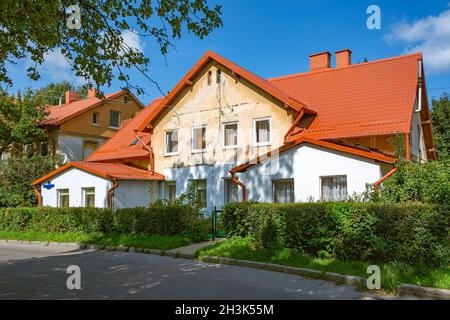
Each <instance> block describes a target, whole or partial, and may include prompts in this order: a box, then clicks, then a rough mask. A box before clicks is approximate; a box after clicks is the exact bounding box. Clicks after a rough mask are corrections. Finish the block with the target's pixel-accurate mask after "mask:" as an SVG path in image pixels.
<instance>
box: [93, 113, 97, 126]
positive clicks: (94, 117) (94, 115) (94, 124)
mask: <svg viewBox="0 0 450 320" xmlns="http://www.w3.org/2000/svg"><path fill="white" fill-rule="evenodd" d="M98 120H99V113H98V112H94V113H92V125H93V126H98Z"/></svg>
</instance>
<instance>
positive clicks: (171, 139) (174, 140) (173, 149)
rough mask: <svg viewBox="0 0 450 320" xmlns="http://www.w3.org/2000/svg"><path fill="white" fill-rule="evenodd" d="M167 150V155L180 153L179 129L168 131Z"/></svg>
mask: <svg viewBox="0 0 450 320" xmlns="http://www.w3.org/2000/svg"><path fill="white" fill-rule="evenodd" d="M165 150H166V155H172V154H177V153H178V129H177V130H171V131H166V138H165Z"/></svg>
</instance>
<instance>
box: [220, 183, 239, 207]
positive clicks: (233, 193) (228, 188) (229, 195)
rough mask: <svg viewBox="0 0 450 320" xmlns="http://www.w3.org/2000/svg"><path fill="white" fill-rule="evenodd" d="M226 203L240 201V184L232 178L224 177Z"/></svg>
mask: <svg viewBox="0 0 450 320" xmlns="http://www.w3.org/2000/svg"><path fill="white" fill-rule="evenodd" d="M223 183H224V199H223V200H224V203H225V204H229V203H232V202H238V201H239V195H238V192H239V191H238V186H237V185H236V184H235V183H233V181H232V180H231V179H224V180H223Z"/></svg>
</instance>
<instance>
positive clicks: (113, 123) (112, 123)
mask: <svg viewBox="0 0 450 320" xmlns="http://www.w3.org/2000/svg"><path fill="white" fill-rule="evenodd" d="M109 127H110V128H113V129H119V127H120V112H119V111H114V110H111V111H109Z"/></svg>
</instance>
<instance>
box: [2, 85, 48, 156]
mask: <svg viewBox="0 0 450 320" xmlns="http://www.w3.org/2000/svg"><path fill="white" fill-rule="evenodd" d="M45 115H46V114H45V108H44V106H43V104H42V99H41V98H40V97H39V96H36V95H34V93H33V91H31V90H27V91H26V93H25V94H23V95H22V94H21V93H20V92H19V93H18V94H17V96H16V97H12V96H10V95H8V94H7V93H5V92H0V155H1V154H2V153H3V152H9V153H10V154H12V155H21V154H23V146H24V145H25V144H29V143H33V141H35V140H36V139H41V138H45V132H44V130H43V129H42V128H39V127H37V126H36V124H37V123H38V122H39V121H41V120H42V119H44V117H45Z"/></svg>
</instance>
